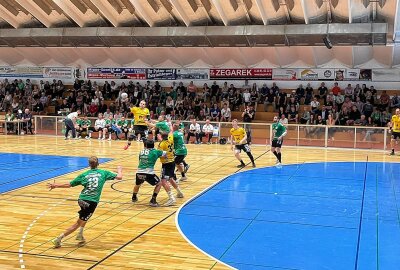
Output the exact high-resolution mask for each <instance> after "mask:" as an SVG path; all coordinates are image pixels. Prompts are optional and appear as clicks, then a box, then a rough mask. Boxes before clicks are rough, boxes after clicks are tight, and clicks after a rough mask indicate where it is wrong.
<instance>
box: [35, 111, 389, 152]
mask: <svg viewBox="0 0 400 270" xmlns="http://www.w3.org/2000/svg"><path fill="white" fill-rule="evenodd" d="M63 119H64V117H61V116H40V115H37V116H35V117H34V124H35V125H34V126H35V131H36V134H41V135H55V136H62V135H64V130H65V129H64V127H65V125H64V123H63V122H60V121H59V120H63ZM89 119H91V120H92V123H93V124H94V120H95V119H96V118H89ZM182 122H183V123H184V124H185V128H186V129H188V128H189V125H190V122H189V121H182ZM198 123H199V124H200V125H203V124H204V122H202V121H198ZM211 123H212V124H213V125H214V126H215V127H218V132H217V133H216V136H215V137H217V138H218V141H219V140H220V139H221V138H226V139H227V140H229V138H230V132H229V131H230V129H231V127H232V125H231V123H230V122H211ZM240 125H242V126H243V127H244V128H245V129H246V130H247V131H248V132H249V133H248V134H249V135H250V136H249V137H250V139H251V142H252V143H253V144H264V145H265V144H269V143H270V139H271V137H272V129H271V126H272V124H271V123H240ZM287 128H288V134H287V135H286V137H285V138H284V145H291V146H317V147H335V148H357V149H376V150H386V149H387V146H388V144H389V143H390V136H389V135H390V134H388V128H382V127H362V126H326V125H294V124H293V125H292V124H290V125H287Z"/></svg>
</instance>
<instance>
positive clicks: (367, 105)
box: [362, 100, 374, 119]
mask: <svg viewBox="0 0 400 270" xmlns="http://www.w3.org/2000/svg"><path fill="white" fill-rule="evenodd" d="M362 111H363V113H364V115H365V117H366V118H367V119H368V118H369V117H370V116H371V115H372V113H373V111H374V106H373V105H372V104H371V102H370V101H369V100H367V101H366V103H365V104H364V107H363V110H362Z"/></svg>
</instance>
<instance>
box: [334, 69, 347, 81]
mask: <svg viewBox="0 0 400 270" xmlns="http://www.w3.org/2000/svg"><path fill="white" fill-rule="evenodd" d="M345 75H346V70H345V69H335V81H343V80H344V76H345Z"/></svg>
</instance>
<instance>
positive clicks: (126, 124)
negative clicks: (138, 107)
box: [117, 119, 129, 127]
mask: <svg viewBox="0 0 400 270" xmlns="http://www.w3.org/2000/svg"><path fill="white" fill-rule="evenodd" d="M128 124H129V122H128V120H121V119H119V120H118V121H117V125H118V126H120V127H127V126H128Z"/></svg>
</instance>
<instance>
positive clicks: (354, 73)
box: [344, 69, 360, 81]
mask: <svg viewBox="0 0 400 270" xmlns="http://www.w3.org/2000/svg"><path fill="white" fill-rule="evenodd" d="M344 77H345V79H346V80H349V81H353V80H358V79H359V78H360V70H359V69H346V73H345V76H344Z"/></svg>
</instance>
